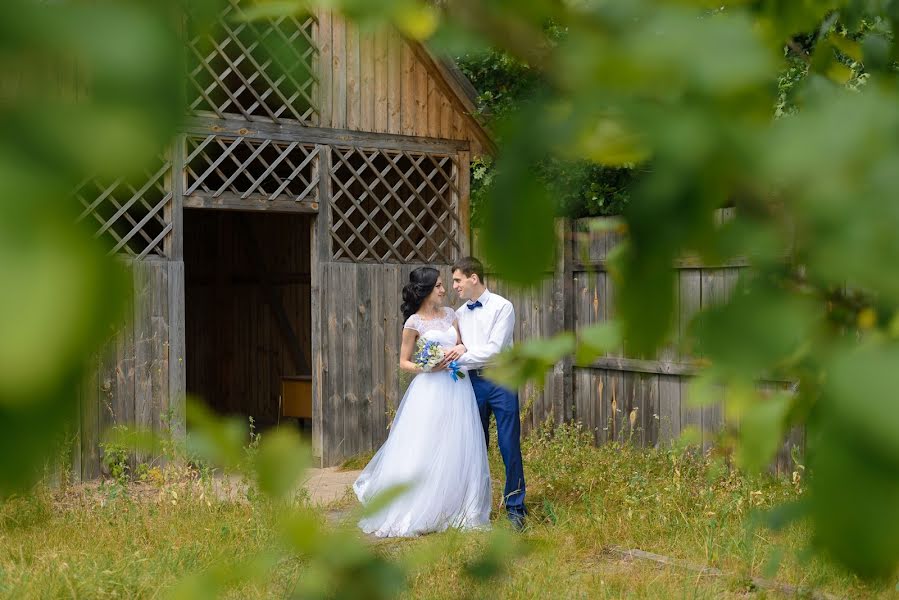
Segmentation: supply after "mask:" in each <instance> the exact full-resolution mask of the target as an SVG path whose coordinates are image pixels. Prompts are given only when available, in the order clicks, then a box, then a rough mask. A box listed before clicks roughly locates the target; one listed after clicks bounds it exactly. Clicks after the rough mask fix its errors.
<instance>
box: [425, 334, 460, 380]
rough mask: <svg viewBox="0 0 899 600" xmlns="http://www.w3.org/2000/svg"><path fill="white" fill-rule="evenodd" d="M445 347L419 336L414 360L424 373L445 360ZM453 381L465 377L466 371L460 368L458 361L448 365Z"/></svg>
mask: <svg viewBox="0 0 899 600" xmlns="http://www.w3.org/2000/svg"><path fill="white" fill-rule="evenodd" d="M443 358H444V355H443V347H442V346H441V345H440V344H438V343H437V342H436V341H434V340H424V339H422V338H418V343H417V344H416V345H415V354H413V355H412V362H413V363H415V364H416V365H417V366H418V367H420V368H421V370H422V371H423V372H424V373H428V372H430V371H431V370H432V369H433V368H434V367H436V366H437V365H439V364H440V363H442V362H443ZM447 369H448V370H449V372H450V375H452V377H453V381H459V380H460V379H465V373H463V372H462V371H460V370H459V365H458V364H457V363H456V361H452V362H450V364H448V365H447Z"/></svg>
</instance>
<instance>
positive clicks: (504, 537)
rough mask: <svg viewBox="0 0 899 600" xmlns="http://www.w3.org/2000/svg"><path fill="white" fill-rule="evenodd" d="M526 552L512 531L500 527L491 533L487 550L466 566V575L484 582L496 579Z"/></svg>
mask: <svg viewBox="0 0 899 600" xmlns="http://www.w3.org/2000/svg"><path fill="white" fill-rule="evenodd" d="M525 552H526V548H525V546H524V545H523V544H522V543H521V542H520V541H519V539H518V538H517V537H516V536H515V534H514V533H513V532H512V531H510V530H509V529H507V528H499V527H498V528H496V529H495V530H494V531H493V532H491V534H490V539H489V541H488V543H487V548H486V549H485V550H484V551H483V552H482V553H481V554H480V555H478V556H477V557H475V558H474V560H471V561H469V562H468V563H466V564H465V573H466V574H467V575H468V576H469V577H472V578H474V579H477V580H482V581H489V580H491V579H496V578H498V577H500V576H502V575H504V574H506V573H507V572H508V570H509V567H510V565H511V563H512V561H514V560H515V559H516V558H518V557H520V556H522V555H524V554H525Z"/></svg>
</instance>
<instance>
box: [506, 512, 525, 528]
mask: <svg viewBox="0 0 899 600" xmlns="http://www.w3.org/2000/svg"><path fill="white" fill-rule="evenodd" d="M508 516H509V523H511V524H512V529H514V530H515V531H522V530H523V529H524V527H525V522H524V513H518V512H514V513H513V512H510V513H509V514H508Z"/></svg>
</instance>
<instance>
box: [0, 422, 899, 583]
mask: <svg viewBox="0 0 899 600" xmlns="http://www.w3.org/2000/svg"><path fill="white" fill-rule="evenodd" d="M494 439H495V438H494ZM522 450H523V454H524V460H525V472H526V477H527V483H528V489H527V500H528V506H529V508H530V517H529V520H528V528H527V529H526V531H525V532H524V533H522V534H520V535H518V536H517V537H516V539H517V540H518V541H519V545H520V549H521V550H523V552H518V553H516V554H515V557H514V559H513V560H512V561H511V563H510V564H508V566H507V568H506V569H505V572H504V574H502V575H501V576H500V577H499V578H497V579H494V580H492V581H491V582H489V583H486V584H485V583H481V582H478V581H477V580H476V579H475V578H472V577H470V576H468V575H467V573H468V572H469V571H470V570H471V569H473V568H476V566H475V565H473V561H476V560H478V557H480V556H482V553H483V550H484V549H485V545H486V544H488V543H490V539H491V538H490V537H489V536H487V535H485V534H481V533H459V532H454V531H450V532H446V533H444V534H439V535H432V536H425V537H422V538H419V539H414V540H387V541H381V542H379V543H378V545H377V548H378V551H379V552H382V553H383V554H384V555H385V556H388V557H390V558H392V559H394V560H398V561H401V562H403V563H404V564H405V565H406V566H407V568H408V569H409V572H410V591H409V593H408V597H410V598H447V599H450V598H452V599H457V598H482V597H509V598H532V597H533V598H537V597H540V598H544V597H551V598H622V597H634V598H684V597H689V598H720V597H734V598H737V597H739V598H745V597H771V593H770V592H762V591H757V590H753V588H752V586H751V584H750V583H749V576H763V577H768V578H776V579H778V580H779V581H783V582H787V583H792V584H795V585H800V586H803V587H812V588H817V589H822V590H827V591H829V592H831V593H834V594H838V595H842V596H844V597H850V598H864V597H896V596H895V595H893V594H894V592H893V591H892V589H893V586H895V581H893V582H891V583H887V584H884V585H883V586H881V587H876V586H868V585H864V584H862V583H860V582H859V581H857V580H856V579H855V578H853V577H852V576H849V575H847V574H845V573H844V572H841V571H840V570H839V569H837V568H835V567H833V566H830V565H828V564H826V563H824V562H822V561H820V560H818V559H812V558H810V557H809V556H808V555H807V554H804V550H805V549H806V548H807V547H808V545H809V535H808V532H807V531H806V530H805V529H804V527H803V526H802V525H801V524H799V525H795V526H792V527H790V528H787V529H786V530H784V531H781V532H779V533H774V532H772V531H770V530H768V529H766V528H764V527H761V526H758V525H757V523H758V522H760V521H761V515H762V513H763V512H764V511H766V510H767V509H768V508H770V507H772V506H774V505H775V504H778V503H782V502H784V501H790V500H793V499H796V498H798V497H800V496H801V494H802V489H801V486H802V481H801V478H799V479H796V480H794V481H783V480H776V479H773V478H770V477H762V476H759V477H747V476H745V475H741V474H740V473H738V472H736V471H734V470H731V469H728V468H726V467H725V466H722V465H720V464H717V463H716V462H715V461H714V460H712V459H711V458H709V457H708V456H706V455H703V454H701V453H696V452H694V451H683V450H677V449H670V450H659V449H648V450H647V449H639V448H636V447H634V446H631V445H627V444H610V445H607V446H604V447H602V448H594V447H592V445H591V444H590V438H589V435H587V434H585V433H584V432H583V431H582V430H580V429H579V428H578V427H576V426H570V425H565V426H561V427H557V428H555V429H554V430H549V429H546V430H542V431H540V432H537V433H536V434H534V435H532V436H530V437H528V438H527V439H525V440H524V442H523V447H522ZM490 461H491V469H492V472H493V477H494V480H495V485H494V494H495V498H494V500H495V510H494V513H495V518H496V527H500V528H502V527H505V524H504V519H503V516H502V511H501V510H500V509H499V502H500V494H501V489H502V478H503V477H502V474H503V469H502V460H501V458H500V457H499V454H498V451H497V450H496V448H495V444H494V447H492V448H491V451H490ZM356 462H357V463H359V465H361V464H364V460H359V461H356ZM354 466H358V465H354ZM110 489H111V488H107V489H104V488H97V487H84V488H80V489H76V490H75V491H69V492H67V493H64V494H63V493H58V492H57V493H51V492H49V491H47V490H46V489H40V490H38V491H36V493H35V494H33V495H31V496H28V497H22V498H15V499H12V500H10V501H7V502H5V503H3V504H0V598H45V597H79V598H126V597H127V598H132V597H134V598H155V597H162V596H164V594H165V591H166V590H167V589H169V588H170V587H171V586H172V585H173V584H175V583H176V582H177V581H178V580H179V579H180V578H182V577H183V576H185V575H186V574H188V573H192V572H195V571H198V570H204V569H207V568H210V567H213V566H216V565H221V564H230V563H232V562H235V561H239V560H241V559H242V558H246V557H249V556H251V555H253V554H255V553H256V552H258V551H259V550H260V549H263V548H266V547H270V546H272V545H277V544H278V543H279V542H278V539H279V538H278V533H277V517H278V510H277V509H276V508H274V507H273V506H272V505H270V504H268V503H266V502H264V501H262V500H259V499H253V498H250V499H248V498H247V497H246V496H243V497H235V496H233V495H230V496H229V495H227V494H226V495H223V494H220V493H215V492H214V490H213V486H211V485H210V484H209V483H205V484H204V483H203V482H197V481H193V482H188V483H184V482H181V483H177V482H170V481H164V482H160V483H159V484H158V485H155V486H153V485H150V486H148V485H145V486H143V487H139V486H133V485H132V486H131V488H130V489H129V490H128V492H127V493H124V494H119V493H116V494H111V493H110ZM323 516H324V515H323ZM611 547H623V548H640V549H643V550H646V551H650V552H654V553H658V554H665V555H668V556H671V557H673V558H678V559H682V560H686V561H689V562H692V563H695V564H699V565H708V566H714V567H718V568H720V569H722V570H723V571H726V572H727V573H729V574H730V575H729V576H725V577H709V576H702V575H699V574H697V573H695V572H693V571H689V570H681V569H676V568H670V567H660V566H659V565H656V564H653V563H645V562H634V561H630V560H623V559H622V558H621V557H620V556H619V555H617V554H614V553H610V552H609V549H610V548H611ZM302 576H303V563H302V561H300V560H299V559H296V558H288V559H285V560H282V561H281V562H279V563H278V564H277V565H275V567H274V568H273V570H272V571H271V572H270V573H268V574H267V575H266V576H265V577H263V578H261V579H258V580H256V581H254V582H251V583H245V584H241V585H238V586H237V587H235V588H234V589H232V590H231V592H230V594H229V597H234V598H257V597H258V598H267V597H285V596H287V595H289V590H291V589H293V587H294V585H295V583H296V582H297V581H299V579H300V578H301V577H302ZM766 594H768V595H767V596H766ZM775 597H776V596H775Z"/></svg>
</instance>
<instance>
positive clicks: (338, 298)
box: [321, 262, 456, 465]
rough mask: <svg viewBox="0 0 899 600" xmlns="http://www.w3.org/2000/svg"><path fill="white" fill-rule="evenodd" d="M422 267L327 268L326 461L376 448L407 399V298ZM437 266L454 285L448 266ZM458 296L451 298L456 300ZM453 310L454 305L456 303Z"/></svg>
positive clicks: (324, 270) (334, 461)
mask: <svg viewBox="0 0 899 600" xmlns="http://www.w3.org/2000/svg"><path fill="white" fill-rule="evenodd" d="M417 266H420V265H389V264H384V265H374V264H350V263H343V262H330V263H324V264H323V265H322V274H321V278H322V288H321V303H322V304H321V313H322V337H323V338H324V340H325V345H324V346H323V348H322V360H323V364H322V372H321V377H322V390H323V398H322V400H321V402H322V410H321V414H322V424H321V427H322V457H321V458H322V462H323V464H325V465H334V464H339V463H340V461H341V460H343V459H344V458H347V457H349V456H353V455H355V454H359V453H363V452H368V451H370V450H373V449H376V448H378V447H379V446H380V445H381V444H382V443H383V442H384V440H386V439H387V433H388V426H389V424H390V422H391V420H392V418H393V415H394V413H395V412H396V409H397V406H398V405H399V402H400V400H401V394H402V392H403V391H404V390H403V387H404V386H403V385H402V382H403V381H406V382H407V381H408V377H407V376H404V375H403V374H401V372H400V370H399V351H400V341H401V335H402V326H403V319H402V315H401V313H400V303H401V291H402V287H403V285H405V283H406V282H407V281H408V280H409V273H410V272H411V271H412V270H413V269H415V268H416V267H417ZM429 266H436V267H437V268H439V269H440V270H441V272H442V277H443V278H444V281H449V279H450V273H449V266H447V265H442V266H441V265H429ZM450 296H452V294H450ZM450 303H451V305H455V304H456V299H455V298H451V299H450Z"/></svg>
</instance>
